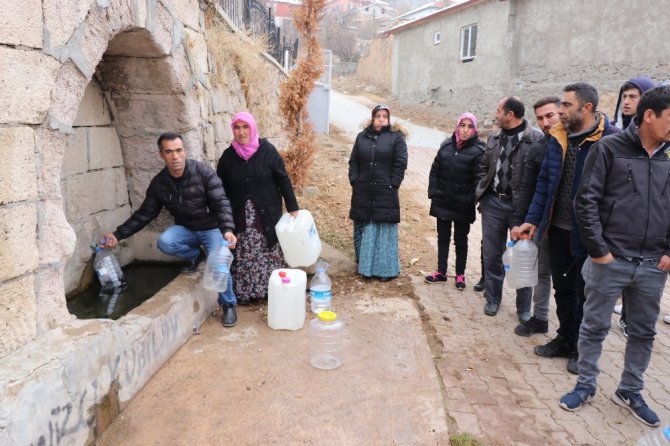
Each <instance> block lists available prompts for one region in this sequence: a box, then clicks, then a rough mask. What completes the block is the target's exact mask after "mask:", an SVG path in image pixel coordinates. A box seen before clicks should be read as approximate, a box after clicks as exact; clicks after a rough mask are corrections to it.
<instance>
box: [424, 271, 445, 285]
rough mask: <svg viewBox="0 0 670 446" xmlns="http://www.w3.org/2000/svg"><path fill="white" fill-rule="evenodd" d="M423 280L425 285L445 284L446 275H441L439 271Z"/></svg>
mask: <svg viewBox="0 0 670 446" xmlns="http://www.w3.org/2000/svg"><path fill="white" fill-rule="evenodd" d="M423 280H425V281H426V283H439V282H446V281H447V275H446V274H444V273H441V272H439V271H435V272H434V273H430V274H428V275H427V276H425V277H424V278H423Z"/></svg>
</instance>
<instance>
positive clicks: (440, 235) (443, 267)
mask: <svg viewBox="0 0 670 446" xmlns="http://www.w3.org/2000/svg"><path fill="white" fill-rule="evenodd" d="M484 149H485V145H484V143H483V142H482V141H481V140H480V139H479V136H478V135H477V117H476V116H475V115H473V114H472V113H463V114H462V115H461V116H459V117H458V122H457V124H456V130H455V131H454V133H453V134H452V135H451V138H448V139H447V140H445V141H444V142H443V143H442V144H441V145H440V149H439V150H438V152H437V155H436V156H435V160H434V161H433V165H432V167H431V169H430V177H429V180H428V198H430V199H431V204H430V215H432V216H433V217H435V218H436V219H437V271H435V272H434V273H432V274H429V275H427V276H426V277H425V280H426V282H428V283H440V282H446V281H447V260H448V257H449V244H450V242H451V227H452V225H453V227H454V243H455V245H456V271H455V275H454V279H455V283H456V288H457V289H459V290H463V289H464V288H465V264H466V262H467V258H468V234H469V233H470V225H471V224H472V223H473V222H474V221H475V185H476V182H477V174H478V171H479V163H480V161H481V159H482V156H483V155H484Z"/></svg>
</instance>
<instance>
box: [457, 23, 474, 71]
mask: <svg viewBox="0 0 670 446" xmlns="http://www.w3.org/2000/svg"><path fill="white" fill-rule="evenodd" d="M476 51H477V24H476V23H474V24H472V25H468V26H464V27H463V28H461V60H462V61H464V62H468V61H471V60H473V59H474V58H475V53H476Z"/></svg>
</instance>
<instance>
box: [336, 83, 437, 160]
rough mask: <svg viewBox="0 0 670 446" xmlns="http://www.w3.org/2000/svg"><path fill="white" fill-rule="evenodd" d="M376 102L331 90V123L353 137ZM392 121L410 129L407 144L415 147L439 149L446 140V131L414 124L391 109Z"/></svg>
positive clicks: (368, 116)
mask: <svg viewBox="0 0 670 446" xmlns="http://www.w3.org/2000/svg"><path fill="white" fill-rule="evenodd" d="M374 105H375V104H374V103H373V102H372V101H370V100H369V99H367V98H364V97H361V96H349V95H346V94H343V93H339V92H337V91H335V90H331V95H330V123H331V124H332V125H335V126H336V127H337V128H339V129H341V130H342V131H343V132H344V133H345V135H347V136H349V137H351V138H352V139H353V138H355V137H356V135H357V134H358V132H359V131H360V130H361V126H362V124H363V123H364V122H365V121H366V120H368V119H370V111H371V110H372V107H374ZM391 121H392V122H399V123H401V124H402V125H404V126H405V127H407V129H408V130H409V134H410V136H409V140H408V141H407V144H408V145H410V146H415V147H430V148H434V149H435V150H437V148H438V147H440V143H441V142H442V141H444V139H445V136H446V135H445V134H444V132H442V131H440V130H436V129H432V128H429V127H423V126H420V125H416V124H413V123H411V122H409V121H406V120H404V119H399V118H398V117H396V116H394V115H393V110H391Z"/></svg>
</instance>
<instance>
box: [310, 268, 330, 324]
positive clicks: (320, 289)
mask: <svg viewBox="0 0 670 446" xmlns="http://www.w3.org/2000/svg"><path fill="white" fill-rule="evenodd" d="M327 269H328V264H327V263H326V262H319V264H318V265H316V273H314V277H312V280H311V281H310V282H309V301H310V304H311V309H312V313H319V312H320V311H324V310H330V304H331V299H332V292H331V288H332V282H331V281H330V277H328V274H326V270H327Z"/></svg>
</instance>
